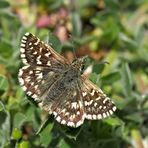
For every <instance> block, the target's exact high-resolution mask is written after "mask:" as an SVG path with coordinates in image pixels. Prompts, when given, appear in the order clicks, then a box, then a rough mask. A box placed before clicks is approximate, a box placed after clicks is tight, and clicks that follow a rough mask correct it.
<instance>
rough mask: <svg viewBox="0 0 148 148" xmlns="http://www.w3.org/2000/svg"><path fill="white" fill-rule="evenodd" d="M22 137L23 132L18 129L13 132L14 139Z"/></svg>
mask: <svg viewBox="0 0 148 148" xmlns="http://www.w3.org/2000/svg"><path fill="white" fill-rule="evenodd" d="M21 137H22V131H21V130H20V129H18V128H14V129H13V130H12V138H13V139H15V140H18V139H20V138H21Z"/></svg>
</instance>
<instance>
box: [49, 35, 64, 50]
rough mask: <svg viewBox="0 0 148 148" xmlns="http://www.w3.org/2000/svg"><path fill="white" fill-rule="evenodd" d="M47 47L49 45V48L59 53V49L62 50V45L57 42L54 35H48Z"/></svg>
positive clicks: (57, 39)
mask: <svg viewBox="0 0 148 148" xmlns="http://www.w3.org/2000/svg"><path fill="white" fill-rule="evenodd" d="M48 42H49V45H51V47H52V48H53V49H54V50H56V51H57V52H59V53H60V52H61V49H62V44H61V42H60V40H59V38H58V37H56V36H55V35H53V34H50V35H49V41H48Z"/></svg>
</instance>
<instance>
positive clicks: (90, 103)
mask: <svg viewBox="0 0 148 148" xmlns="http://www.w3.org/2000/svg"><path fill="white" fill-rule="evenodd" d="M82 95H83V106H84V110H85V114H86V119H91V120H96V119H102V118H106V117H108V116H110V115H111V114H113V112H114V111H115V110H116V106H115V105H114V103H113V101H111V99H110V98H109V97H107V96H106V95H105V94H104V93H103V91H102V90H101V89H100V88H98V87H97V86H95V85H94V84H93V83H92V82H91V81H89V80H85V82H84V87H83V90H82Z"/></svg>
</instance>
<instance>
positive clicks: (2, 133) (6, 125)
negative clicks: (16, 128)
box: [0, 111, 11, 147]
mask: <svg viewBox="0 0 148 148" xmlns="http://www.w3.org/2000/svg"><path fill="white" fill-rule="evenodd" d="M0 113H1V112H0ZM3 115H4V116H5V118H4V117H3V116H0V117H1V118H3V119H0V120H2V121H0V123H1V126H0V146H1V147H4V146H5V145H6V144H7V143H9V142H10V126H11V125H10V124H11V120H10V113H9V112H8V111H4V112H3Z"/></svg>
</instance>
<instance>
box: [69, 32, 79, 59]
mask: <svg viewBox="0 0 148 148" xmlns="http://www.w3.org/2000/svg"><path fill="white" fill-rule="evenodd" d="M69 37H70V42H71V44H72V50H73V54H74V58H75V59H77V56H76V52H75V49H74V40H73V37H72V35H71V34H69Z"/></svg>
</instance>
